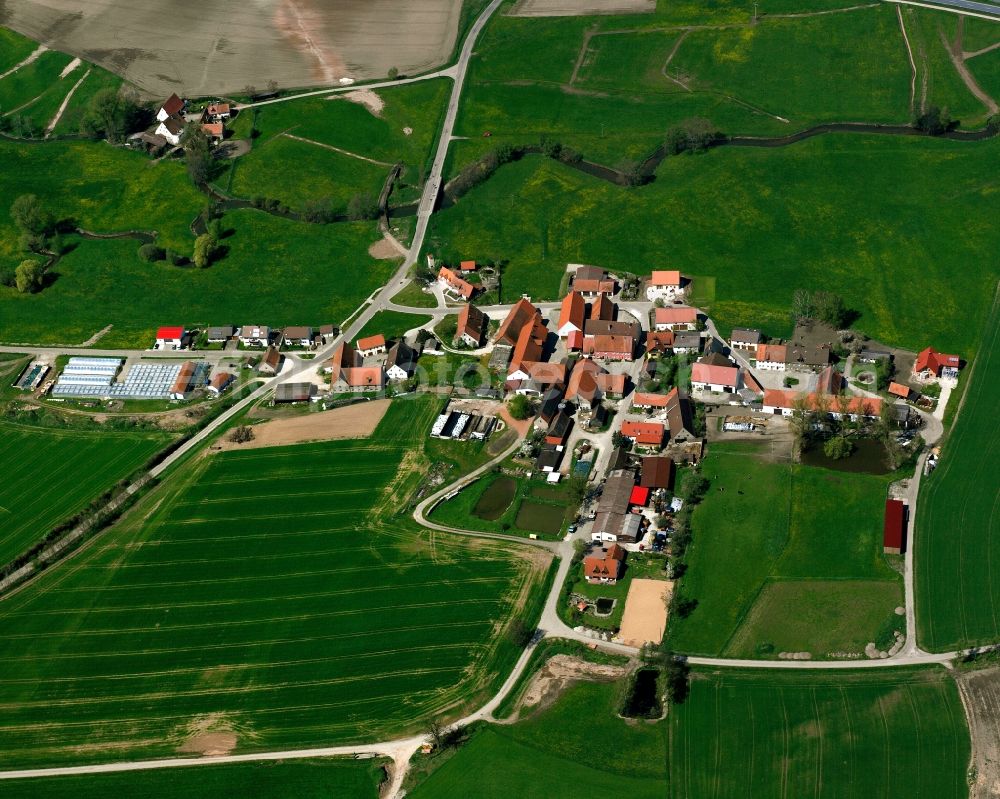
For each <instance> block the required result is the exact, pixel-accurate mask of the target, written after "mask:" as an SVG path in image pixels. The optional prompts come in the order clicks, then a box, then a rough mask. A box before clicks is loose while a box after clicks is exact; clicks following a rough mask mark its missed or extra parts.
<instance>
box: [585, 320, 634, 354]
mask: <svg viewBox="0 0 1000 799" xmlns="http://www.w3.org/2000/svg"><path fill="white" fill-rule="evenodd" d="M639 333H640V330H639V325H638V324H636V323H631V324H630V323H628V322H612V321H605V320H600V319H588V320H587V322H586V323H585V325H584V331H583V354H584V355H591V356H593V357H594V358H602V359H604V360H608V361H631V360H632V359H633V357H634V355H635V342H636V339H638V338H639Z"/></svg>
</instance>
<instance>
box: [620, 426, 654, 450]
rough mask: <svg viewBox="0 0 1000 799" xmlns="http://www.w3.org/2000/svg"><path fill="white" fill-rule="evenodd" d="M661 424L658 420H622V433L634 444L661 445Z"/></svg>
mask: <svg viewBox="0 0 1000 799" xmlns="http://www.w3.org/2000/svg"><path fill="white" fill-rule="evenodd" d="M663 434H664V428H663V425H662V424H660V423H659V422H636V421H631V420H626V421H624V422H622V435H623V436H625V438H631V439H632V440H633V441H634V442H635V443H636V444H642V445H644V446H650V447H661V446H663Z"/></svg>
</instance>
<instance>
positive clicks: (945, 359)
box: [913, 347, 962, 375]
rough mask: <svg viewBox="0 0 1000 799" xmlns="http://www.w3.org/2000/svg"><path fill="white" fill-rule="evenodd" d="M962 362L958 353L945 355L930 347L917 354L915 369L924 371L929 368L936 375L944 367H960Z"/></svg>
mask: <svg viewBox="0 0 1000 799" xmlns="http://www.w3.org/2000/svg"><path fill="white" fill-rule="evenodd" d="M961 364H962V361H961V359H960V358H959V357H958V356H957V355H945V354H944V353H940V352H935V351H934V350H932V349H931V348H930V347H928V348H927V349H925V350H923V351H922V352H920V353H919V354H918V355H917V361H916V363H915V364H914V365H913V371H914V372H923V371H927V370H929V371H930V372H932V373H933V374H935V375H940V374H941V369H942V368H943V367H945V366H949V367H951V368H952V369H958V368H959V366H961Z"/></svg>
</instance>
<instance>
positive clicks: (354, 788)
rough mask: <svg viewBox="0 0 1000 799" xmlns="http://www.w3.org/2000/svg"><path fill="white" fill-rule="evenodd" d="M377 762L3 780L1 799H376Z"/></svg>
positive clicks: (294, 763)
mask: <svg viewBox="0 0 1000 799" xmlns="http://www.w3.org/2000/svg"><path fill="white" fill-rule="evenodd" d="M383 774H384V772H383V770H382V766H381V765H380V764H379V761H377V760H376V761H373V760H362V761H350V760H340V759H336V758H324V759H316V760H283V761H278V762H263V763H239V764H236V765H219V766H199V767H198V768H170V769H151V770H149V771H127V772H117V773H110V774H85V775H82V776H71V777H45V778H42V779H27V780H16V781H7V782H4V785H3V795H4V799H35V797H39V796H44V797H46V799H105V797H107V796H115V795H117V796H143V797H146V798H147V799H176V797H193V796H197V797H199V799H228V798H229V797H233V796H267V797H272V798H273V799H282V798H284V799H292V798H293V797H294V799H328V798H329V797H334V796H335V797H337V799H378V786H379V783H380V781H381V780H382V777H383Z"/></svg>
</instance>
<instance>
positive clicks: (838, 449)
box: [823, 435, 854, 461]
mask: <svg viewBox="0 0 1000 799" xmlns="http://www.w3.org/2000/svg"><path fill="white" fill-rule="evenodd" d="M853 450H854V444H852V443H851V440H850V439H849V438H847V437H846V436H843V435H839V436H834V437H833V438H828V439H827V440H826V441H824V442H823V452H824V454H825V455H826V457H828V458H830V459H831V460H835V461H836V460H840V459H841V458H846V457H848V456H849V455H850V454H851V452H852V451H853Z"/></svg>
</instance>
